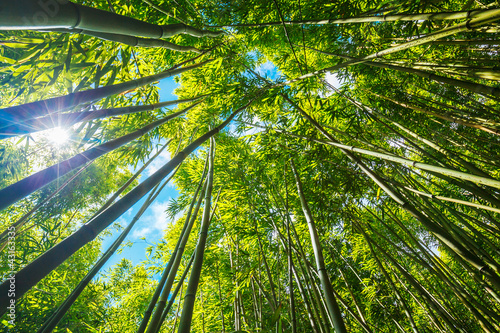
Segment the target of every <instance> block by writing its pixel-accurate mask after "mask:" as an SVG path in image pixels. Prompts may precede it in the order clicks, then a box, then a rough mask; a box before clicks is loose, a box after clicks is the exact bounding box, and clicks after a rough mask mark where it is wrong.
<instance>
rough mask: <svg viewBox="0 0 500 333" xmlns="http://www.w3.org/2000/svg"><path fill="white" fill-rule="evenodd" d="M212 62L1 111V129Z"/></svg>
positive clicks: (169, 70) (175, 67) (204, 62)
mask: <svg viewBox="0 0 500 333" xmlns="http://www.w3.org/2000/svg"><path fill="white" fill-rule="evenodd" d="M210 61H212V60H206V61H203V62H201V63H198V64H195V65H191V66H185V67H182V68H177V67H178V66H179V65H177V66H174V67H173V68H171V69H167V70H166V71H163V72H161V73H159V74H155V75H150V76H146V77H143V78H140V79H136V80H132V81H128V82H123V83H118V84H115V85H110V86H105V87H100V88H95V89H91V90H85V91H79V92H76V93H71V94H69V95H66V96H60V97H54V98H50V99H46V100H43V101H37V102H32V103H27V104H22V105H17V106H12V107H8V108H5V109H0V128H4V127H6V126H9V125H14V124H17V123H19V122H22V121H26V120H28V119H32V118H37V117H43V116H47V115H50V114H52V113H56V112H59V111H62V110H65V109H68V108H70V107H73V106H76V105H79V104H82V103H88V102H92V101H96V100H99V99H101V98H104V97H108V96H111V95H115V94H120V93H123V92H125V91H128V90H133V89H136V88H138V87H141V86H144V85H147V84H150V83H153V82H156V81H159V80H162V79H165V78H167V77H171V76H175V75H178V74H181V73H184V72H186V71H189V70H191V69H194V68H198V67H201V66H203V65H205V64H207V63H208V62H210Z"/></svg>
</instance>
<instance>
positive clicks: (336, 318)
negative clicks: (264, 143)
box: [290, 160, 347, 333]
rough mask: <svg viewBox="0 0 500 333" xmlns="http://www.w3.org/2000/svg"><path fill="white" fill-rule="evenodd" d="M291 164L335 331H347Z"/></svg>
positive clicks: (314, 226) (300, 187)
mask: <svg viewBox="0 0 500 333" xmlns="http://www.w3.org/2000/svg"><path fill="white" fill-rule="evenodd" d="M290 165H291V167H292V171H293V175H294V177H295V181H296V185H297V192H298V194H299V198H300V204H301V206H302V211H303V212H304V216H305V218H306V220H307V225H308V227H309V234H310V236H311V243H312V247H313V250H314V257H315V259H316V269H317V270H318V274H319V277H320V280H321V287H322V289H323V294H324V296H325V299H326V304H327V305H328V311H329V313H330V316H331V317H332V320H333V323H334V325H335V331H336V332H338V333H347V329H346V327H345V324H344V320H343V319H342V313H341V312H340V308H339V306H338V304H337V301H336V299H335V296H334V295H333V288H332V284H331V282H330V278H329V277H328V273H327V272H326V268H325V259H324V258H323V250H322V249H321V243H320V241H319V236H318V231H317V230H316V225H315V223H314V219H313V217H312V213H311V210H310V208H309V205H308V204H307V200H306V198H305V197H304V192H303V190H302V182H301V180H300V176H299V174H298V172H297V169H296V168H295V165H294V163H293V160H290Z"/></svg>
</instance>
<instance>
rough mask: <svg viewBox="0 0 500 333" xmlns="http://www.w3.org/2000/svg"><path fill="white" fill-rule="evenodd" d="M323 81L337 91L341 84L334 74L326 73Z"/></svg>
mask: <svg viewBox="0 0 500 333" xmlns="http://www.w3.org/2000/svg"><path fill="white" fill-rule="evenodd" d="M325 80H326V82H328V83H330V84H331V85H332V86H334V87H335V88H337V89H339V88H340V86H341V85H342V82H341V81H340V80H339V77H338V76H337V74H335V73H331V72H327V73H326V75H325Z"/></svg>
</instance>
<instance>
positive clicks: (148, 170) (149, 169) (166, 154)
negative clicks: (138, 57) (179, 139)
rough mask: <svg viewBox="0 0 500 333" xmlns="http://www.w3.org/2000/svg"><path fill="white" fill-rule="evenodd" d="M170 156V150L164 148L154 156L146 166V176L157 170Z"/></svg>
mask: <svg viewBox="0 0 500 333" xmlns="http://www.w3.org/2000/svg"><path fill="white" fill-rule="evenodd" d="M171 159H172V157H171V156H170V152H169V151H168V150H167V149H165V150H164V151H162V152H161V154H160V155H159V156H158V157H156V158H155V160H154V161H153V162H152V163H151V164H150V165H149V166H148V167H147V168H146V173H147V175H148V176H151V175H152V174H153V173H155V172H156V171H158V169H160V168H161V167H162V166H164V165H165V163H167V162H168V161H170V160H171Z"/></svg>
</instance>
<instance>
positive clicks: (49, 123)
mask: <svg viewBox="0 0 500 333" xmlns="http://www.w3.org/2000/svg"><path fill="white" fill-rule="evenodd" d="M201 97H202V96H200V97H197V98H190V99H184V100H176V101H167V102H162V103H155V104H149V105H138V106H125V107H122V108H115V109H100V110H97V111H83V112H73V113H57V114H55V115H49V116H45V117H40V118H33V119H28V120H26V121H24V122H21V123H18V124H16V125H10V126H6V127H3V128H0V140H2V139H6V138H9V137H12V136H17V135H24V134H29V133H34V132H38V131H44V130H46V129H49V128H53V127H70V126H72V125H74V124H77V123H80V122H86V121H90V120H94V119H102V118H109V117H114V116H122V115H126V114H132V113H138V112H144V111H153V110H155V109H160V108H163V107H166V106H170V105H176V104H181V103H186V102H193V101H195V100H197V99H199V98H201Z"/></svg>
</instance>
